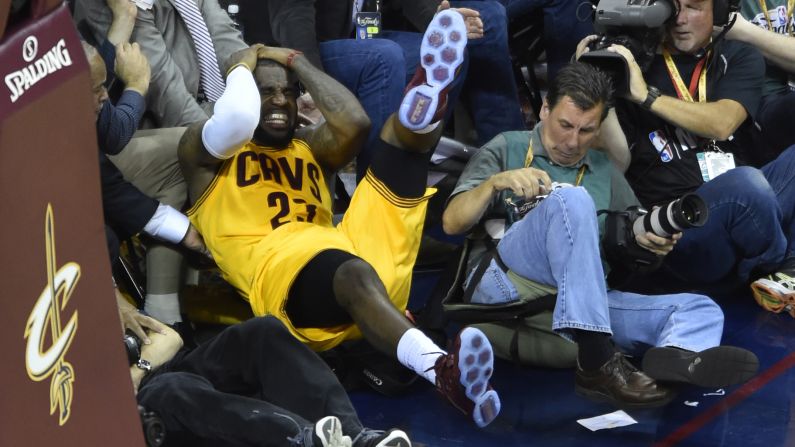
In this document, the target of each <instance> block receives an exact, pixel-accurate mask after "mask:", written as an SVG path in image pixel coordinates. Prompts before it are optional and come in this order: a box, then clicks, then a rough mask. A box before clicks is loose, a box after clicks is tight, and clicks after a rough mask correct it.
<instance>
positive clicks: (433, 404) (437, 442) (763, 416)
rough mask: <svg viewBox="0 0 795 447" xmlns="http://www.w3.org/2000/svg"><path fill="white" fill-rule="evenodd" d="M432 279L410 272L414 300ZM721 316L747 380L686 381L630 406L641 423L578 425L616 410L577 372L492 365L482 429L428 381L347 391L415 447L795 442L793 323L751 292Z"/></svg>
mask: <svg viewBox="0 0 795 447" xmlns="http://www.w3.org/2000/svg"><path fill="white" fill-rule="evenodd" d="M437 279H438V275H435V274H433V273H426V274H422V273H420V274H417V275H415V280H414V287H413V290H412V303H411V304H410V307H411V306H412V305H415V304H416V302H417V300H420V299H422V298H421V297H422V296H427V293H428V291H429V290H430V289H431V288H432V287H433V285H434V284H435V282H436V280H437ZM717 300H718V301H719V302H720V303H721V305H722V307H723V309H724V313H725V316H726V323H725V328H724V337H723V343H724V344H731V345H736V346H741V347H744V348H747V349H750V350H751V351H753V352H754V353H756V355H757V356H758V357H759V362H760V369H759V373H758V374H757V376H756V377H754V378H753V379H751V381H749V382H747V383H745V384H743V385H736V386H732V387H729V388H725V389H702V388H695V387H684V388H682V389H681V392H680V393H679V395H678V396H677V397H676V398H675V399H674V400H673V401H672V402H670V403H669V404H668V405H667V406H665V407H662V408H656V409H647V410H628V411H627V414H628V415H629V416H630V417H631V418H633V419H634V420H635V421H637V423H634V424H632V425H627V426H623V427H617V428H609V429H604V430H599V431H595V432H592V431H590V430H588V429H586V428H585V427H583V426H582V425H580V424H578V423H577V420H578V419H584V418H591V417H594V416H599V415H604V414H607V413H612V412H614V411H616V410H617V409H616V408H613V407H611V406H610V405H607V404H603V403H594V402H591V401H588V400H586V399H584V398H581V397H579V396H577V395H576V394H575V392H574V371H573V370H551V369H540V368H529V367H520V366H515V365H513V364H511V363H508V362H504V361H498V362H497V363H496V364H495V373H494V377H493V379H492V383H493V385H494V388H495V389H497V390H498V391H499V393H500V397H501V399H502V412H501V414H500V416H499V417H498V418H497V419H496V420H495V421H494V422H493V423H492V424H491V425H489V426H488V427H486V428H485V429H478V428H477V427H476V426H475V425H474V424H473V423H471V422H469V420H468V419H467V418H465V417H464V416H463V415H462V414H461V413H459V412H458V411H457V410H456V409H454V408H453V407H452V406H450V405H448V404H447V403H446V402H445V401H444V400H443V399H442V397H441V396H440V395H439V394H438V393H437V392H436V391H435V390H434V389H433V388H432V387H431V386H430V385H429V384H428V385H426V384H425V383H423V384H420V385H419V386H417V387H415V389H414V390H413V391H412V392H410V394H408V395H406V396H403V397H397V398H394V397H384V396H381V395H378V394H376V393H374V392H370V391H356V392H353V393H351V399H352V400H353V403H354V405H355V406H356V408H357V410H358V412H359V415H360V417H361V419H362V421H363V423H364V424H365V425H367V426H370V427H373V428H387V427H400V428H402V429H403V430H405V431H407V432H408V433H409V434H410V435H411V437H412V440H413V442H414V445H415V446H429V447H442V446H445V447H446V446H453V447H455V446H467V447H469V446H471V447H480V446H484V447H485V446H499V447H508V446H544V447H556V446H594V447H596V446H611V447H620V446H660V447H662V446H705V447H706V446H743V447H750V446H760V447H762V446H763V447H775V446H795V415H794V413H795V405H793V402H794V401H795V369H794V368H793V367H794V366H795V320H793V318H792V317H790V316H789V315H787V314H779V315H775V314H771V313H769V312H766V311H764V310H762V309H761V308H760V307H758V306H757V304H756V303H755V302H754V301H753V298H752V297H751V294H750V291H749V292H747V293H744V292H741V293H738V294H734V295H730V296H725V297H719V298H717Z"/></svg>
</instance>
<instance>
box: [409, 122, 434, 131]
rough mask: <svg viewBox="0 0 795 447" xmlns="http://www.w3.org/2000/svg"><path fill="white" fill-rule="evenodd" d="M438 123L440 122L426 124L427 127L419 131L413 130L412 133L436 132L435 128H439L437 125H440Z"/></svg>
mask: <svg viewBox="0 0 795 447" xmlns="http://www.w3.org/2000/svg"><path fill="white" fill-rule="evenodd" d="M440 122H441V121H437V122H435V123H431V124H428V125H427V126H425V127H423V128H422V129H420V130H415V131H413V132H414V133H431V132H433V131H434V130H436V128H437V127H439V123H440Z"/></svg>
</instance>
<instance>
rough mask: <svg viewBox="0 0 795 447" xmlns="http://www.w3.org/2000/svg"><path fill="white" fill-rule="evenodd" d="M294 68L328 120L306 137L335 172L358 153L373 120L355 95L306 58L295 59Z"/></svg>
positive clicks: (317, 155) (322, 161)
mask: <svg viewBox="0 0 795 447" xmlns="http://www.w3.org/2000/svg"><path fill="white" fill-rule="evenodd" d="M292 68H293V70H294V71H295V72H296V74H297V75H298V78H299V79H300V80H301V82H302V83H303V84H304V86H305V87H306V89H307V91H309V93H310V94H311V95H312V99H313V100H314V101H315V105H316V106H317V108H318V109H319V110H320V112H321V113H322V114H323V117H324V118H325V119H326V121H325V122H324V123H323V124H321V125H320V126H318V127H316V128H314V129H308V130H307V131H306V132H304V137H305V138H306V140H307V143H309V146H310V147H311V148H312V152H313V153H314V154H315V156H316V157H317V159H318V162H319V163H321V164H322V165H323V167H324V168H325V169H326V170H328V171H331V172H333V171H336V170H338V169H339V168H341V167H343V166H344V165H345V164H346V163H348V162H349V161H350V160H352V159H353V157H354V156H355V155H356V154H358V152H359V150H360V148H361V145H362V143H363V142H364V140H365V138H366V137H367V133H368V132H369V131H370V119H369V118H368V117H367V114H366V113H365V112H364V109H362V106H361V104H359V101H358V100H357V99H356V97H355V96H354V95H353V93H351V92H350V91H349V90H348V89H346V88H345V87H344V86H343V85H342V84H340V83H339V82H337V81H336V80H334V79H333V78H331V77H330V76H328V75H327V74H325V73H323V72H322V71H320V70H318V69H317V68H315V67H314V66H313V65H312V64H311V63H310V62H309V60H308V59H306V58H305V57H303V56H299V57H296V58H294V59H293V64H292Z"/></svg>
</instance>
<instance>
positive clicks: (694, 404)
mask: <svg viewBox="0 0 795 447" xmlns="http://www.w3.org/2000/svg"><path fill="white" fill-rule="evenodd" d="M685 405H687V406H688V407H697V406H698V401H694V402H690V401H689V400H686V401H685Z"/></svg>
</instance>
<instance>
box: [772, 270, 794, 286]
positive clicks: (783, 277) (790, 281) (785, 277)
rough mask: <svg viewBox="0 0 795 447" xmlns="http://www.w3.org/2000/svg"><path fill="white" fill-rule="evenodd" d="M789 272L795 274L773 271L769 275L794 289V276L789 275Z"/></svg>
mask: <svg viewBox="0 0 795 447" xmlns="http://www.w3.org/2000/svg"><path fill="white" fill-rule="evenodd" d="M790 273H792V274H795V272H789V271H788V272H783V271H780V272H775V273H773V274H772V275H770V279H771V280H773V281H775V282H777V283H779V284H781V285H782V286H784V287H786V288H788V289H790V290H793V291H795V278H794V277H792V276H790Z"/></svg>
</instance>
